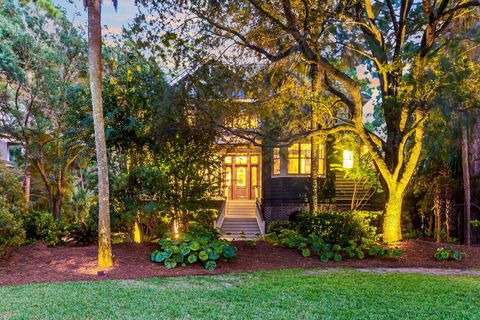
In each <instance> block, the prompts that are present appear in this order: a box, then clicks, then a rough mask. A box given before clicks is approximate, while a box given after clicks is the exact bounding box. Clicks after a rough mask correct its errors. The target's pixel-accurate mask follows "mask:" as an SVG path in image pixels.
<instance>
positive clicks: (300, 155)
mask: <svg viewBox="0 0 480 320" xmlns="http://www.w3.org/2000/svg"><path fill="white" fill-rule="evenodd" d="M311 163H312V149H311V145H310V144H309V143H296V144H294V145H292V146H291V147H289V148H288V158H287V173H288V174H309V173H310V171H311V169H312V168H311Z"/></svg>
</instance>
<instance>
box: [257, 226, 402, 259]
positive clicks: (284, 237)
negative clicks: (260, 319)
mask: <svg viewBox="0 0 480 320" xmlns="http://www.w3.org/2000/svg"><path fill="white" fill-rule="evenodd" d="M266 240H267V241H269V242H270V243H272V244H273V245H281V246H285V247H288V248H296V249H298V250H299V251H300V254H301V255H302V256H303V257H310V256H311V255H312V254H315V255H317V256H318V257H319V259H320V261H322V262H328V261H331V260H333V261H335V262H339V261H342V259H344V258H350V259H364V258H365V257H366V256H371V257H380V258H382V257H386V256H388V257H393V256H399V255H401V254H402V252H401V251H400V250H398V249H396V248H387V247H385V246H383V245H381V244H378V243H376V242H375V241H373V240H371V239H367V238H363V239H362V241H361V242H360V243H357V242H356V241H353V240H351V241H349V242H348V245H346V246H343V247H342V246H341V245H339V244H332V243H328V242H325V241H324V240H323V239H322V238H321V237H320V236H318V235H315V234H311V235H309V236H308V237H304V236H303V235H301V234H300V233H298V232H296V231H294V230H289V229H283V230H281V231H280V232H277V233H270V234H268V235H267V236H266Z"/></svg>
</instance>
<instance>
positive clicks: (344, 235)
mask: <svg viewBox="0 0 480 320" xmlns="http://www.w3.org/2000/svg"><path fill="white" fill-rule="evenodd" d="M380 215H381V212H370V211H321V212H317V213H314V214H309V213H306V212H304V213H301V214H299V215H297V217H296V220H295V221H294V226H295V230H296V231H298V232H299V233H300V234H302V235H310V234H314V235H317V236H319V237H321V238H322V239H323V240H324V241H325V242H328V243H336V244H339V245H341V246H347V245H348V244H349V243H350V242H351V241H354V242H356V243H360V242H362V239H369V240H372V241H378V240H379V235H378V233H377V227H376V226H375V223H376V221H377V220H378V218H379V217H380Z"/></svg>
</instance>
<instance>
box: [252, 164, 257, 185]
mask: <svg viewBox="0 0 480 320" xmlns="http://www.w3.org/2000/svg"><path fill="white" fill-rule="evenodd" d="M256 186H257V167H252V187H256Z"/></svg>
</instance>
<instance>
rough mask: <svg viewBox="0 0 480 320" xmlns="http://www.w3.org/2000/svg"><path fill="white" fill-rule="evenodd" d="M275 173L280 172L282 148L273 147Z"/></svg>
mask: <svg viewBox="0 0 480 320" xmlns="http://www.w3.org/2000/svg"><path fill="white" fill-rule="evenodd" d="M273 174H280V148H273Z"/></svg>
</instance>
